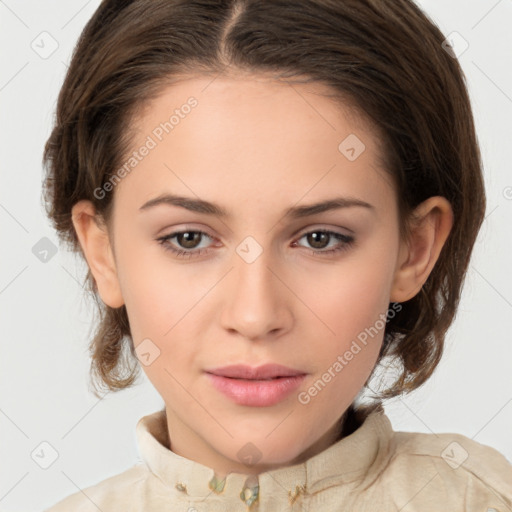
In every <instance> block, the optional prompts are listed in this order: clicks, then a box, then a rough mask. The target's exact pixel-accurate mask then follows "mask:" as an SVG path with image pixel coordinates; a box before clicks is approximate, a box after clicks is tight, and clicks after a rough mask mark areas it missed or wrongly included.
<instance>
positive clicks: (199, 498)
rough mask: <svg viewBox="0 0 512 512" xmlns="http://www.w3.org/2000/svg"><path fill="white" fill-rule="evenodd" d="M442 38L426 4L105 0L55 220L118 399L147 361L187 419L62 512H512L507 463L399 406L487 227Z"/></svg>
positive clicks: (465, 113) (80, 77)
mask: <svg viewBox="0 0 512 512" xmlns="http://www.w3.org/2000/svg"><path fill="white" fill-rule="evenodd" d="M444 40H445V36H444V35H443V34H442V33H441V32H440V31H439V29H438V28H437V27H436V26H435V25H434V24H433V23H432V21H431V20H430V19H429V18H428V17H427V16H426V15H425V14H424V13H423V12H422V11H421V10H420V9H419V8H418V7H417V6H416V5H415V4H414V3H413V2H412V1H410V0H379V1H378V2H376V1H374V0H348V1H341V0H304V1H300V2H295V1H294V2H292V1H289V0H278V1H269V2H261V1H242V0H232V1H206V2H201V1H197V2H196V1H177V0H174V1H169V0H151V1H149V0H134V1H132V2H114V1H112V0H106V1H104V2H103V3H102V4H101V5H100V7H99V8H98V10H97V11H96V13H95V14H94V16H93V17H92V19H91V20H90V21H89V23H88V24H87V26H86V28H85V30H84V31H83V34H82V36H81V38H80V40H79V42H78V45H77V48H76V51H75V53H74V55H73V58H72V61H71V64H70V67H69V70H68V73H67V76H66V79H65V82H64V84H63V87H62V90H61V93H60V96H59V101H58V106H57V117H56V124H55V127H54V130H53V132H52V134H51V136H50V139H49V140H48V143H47V146H46V148H45V155H44V159H45V162H46V164H47V168H48V175H47V178H46V198H47V201H48V206H49V207H48V214H49V216H50V218H51V219H52V220H53V222H54V226H55V228H56V229H57V231H58V233H59V234H60V235H61V237H62V240H65V241H67V242H69V243H70V245H71V247H72V248H73V249H74V250H76V251H79V252H80V253H81V254H83V256H84V257H85V259H86V261H87V264H88V268H89V273H88V276H87V279H88V284H89V286H90V290H91V291H92V292H93V293H95V294H96V297H97V298H98V306H99V311H100V313H101V321H100V323H99V324H98V326H97V331H96V334H95V337H94V339H93V340H92V342H91V350H92V370H93V377H94V379H95V382H96V384H97V386H98V388H99V387H102V386H103V387H106V388H107V389H110V390H119V389H123V388H126V387H128V386H130V385H131V384H133V383H134V382H135V379H136V377H137V375H138V371H139V368H142V369H143V371H144V372H145V374H146V375H147V377H148V378H149V380H150V381H151V382H152V384H153V385H154V386H155V388H156V389H157V391H158V392H159V394H160V395H161V396H162V398H163V400H164V402H165V409H164V410H162V411H157V412H155V413H154V414H151V415H149V416H145V417H144V418H142V419H141V420H140V421H139V423H138V425H137V439H138V443H139V450H140V453H141V456H142V458H143V461H144V462H143V464H140V465H136V466H134V467H133V468H130V469H128V470H126V471H125V472H123V473H121V474H119V475H116V476H113V477H111V478H109V479H107V480H104V481H102V482H100V483H98V484H96V485H94V486H91V487H89V488H86V489H84V490H83V492H77V493H75V494H73V495H71V496H68V497H66V498H64V499H63V500H62V501H61V502H59V503H58V504H56V505H55V506H54V507H52V508H50V509H49V510H50V511H51V512H60V511H80V512H82V511H89V510H91V511H92V510H102V511H104V512H106V511H108V510H123V511H129V510H133V511H135V510H146V511H160V510H162V511H163V510H173V511H174V510H183V511H189V512H193V511H225V510H229V511H238V510H240V511H242V510H244V511H245V510H251V511H259V512H262V511H272V512H276V511H285V510H311V511H317V510H318V511H322V512H326V511H352V512H353V511H358V512H360V511H379V512H386V511H397V510H401V511H404V512H412V511H415V512H419V511H429V512H431V511H432V510H468V511H470V510H471V511H477V510H479V511H480V510H482V511H486V510H510V509H512V466H511V465H510V464H509V462H508V461H507V460H506V458H505V457H504V456H503V455H501V454H500V453H499V452H497V451H496V450H494V449H492V448H490V447H488V446H485V445H482V444H479V443H477V442H476V441H473V440H471V439H469V438H467V437H464V436H462V435H458V434H420V433H405V432H394V431H393V429H392V428H391V423H390V421H389V419H388V418H387V416H386V414H385V412H384V409H383V403H384V401H385V400H386V399H389V398H391V397H395V396H399V395H401V394H404V393H408V392H411V391H413V390H414V389H416V388H418V387H419V386H421V385H422V384H423V383H424V382H425V381H426V380H427V379H428V378H429V376H430V375H431V374H432V372H433V371H434V369H435V367H436V366H437V364H438V363H439V360H440V358H441V355H442V351H443V343H444V338H445V333H446V331H447V329H448V328H449V326H450V325H451V323H452V321H453V318H454V315H455V313H456V311H457V305H458V300H459V296H460V292H461V289H462V285H463V281H464V275H465V272H466V270H467V268H468V264H469V259H470V256H471V252H472V248H473V245H474V242H475V239H476V236H477V234H478V231H479V228H480V225H481V223H482V220H483V216H484V212H485V193H484V186H483V178H482V169H481V167H482V165H481V159H480V153H479V148H478V145H477V140H476V135H475V128H474V123H473V117H472V112H471V106H470V102H469V98H468V94H467V90H466V87H465V84H464V77H463V73H462V71H461V68H460V66H459V64H458V62H457V60H456V59H455V58H454V55H453V54H452V53H450V51H447V49H446V48H445V47H443V41H444ZM380 367H393V368H394V369H395V370H396V369H397V368H398V369H399V371H398V373H397V374H396V379H395V380H394V382H392V383H391V385H389V386H388V387H387V388H386V389H384V390H380V391H379V392H377V393H376V394H375V396H374V397H373V398H374V402H372V403H371V404H365V405H362V404H361V403H359V401H358V397H359V395H360V393H361V392H362V390H364V389H365V387H366V386H368V385H369V381H370V379H371V377H372V376H373V375H374V373H375V372H376V371H377V369H378V368H380Z"/></svg>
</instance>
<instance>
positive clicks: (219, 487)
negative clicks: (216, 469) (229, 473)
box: [208, 475, 226, 494]
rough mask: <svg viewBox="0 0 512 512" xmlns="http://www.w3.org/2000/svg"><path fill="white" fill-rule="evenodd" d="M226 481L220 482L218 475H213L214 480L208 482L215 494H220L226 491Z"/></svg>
mask: <svg viewBox="0 0 512 512" xmlns="http://www.w3.org/2000/svg"><path fill="white" fill-rule="evenodd" d="M225 484H226V479H225V478H224V480H220V481H219V480H218V479H217V476H216V475H213V477H212V479H211V480H210V481H209V482H208V487H209V488H210V489H211V490H212V491H213V492H215V493H217V494H219V493H221V492H222V491H223V490H224V485H225Z"/></svg>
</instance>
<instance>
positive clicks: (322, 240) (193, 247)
mask: <svg viewBox="0 0 512 512" xmlns="http://www.w3.org/2000/svg"><path fill="white" fill-rule="evenodd" d="M204 237H206V238H210V239H213V237H211V236H210V235H208V233H205V232H204V231H198V230H183V231H175V232H174V233H170V234H169V235H166V236H163V237H160V238H157V241H158V242H159V243H160V244H161V245H162V246H163V248H164V249H165V250H166V251H170V252H172V253H173V254H175V255H176V256H178V257H180V258H190V257H193V256H194V257H195V256H200V255H201V254H203V253H205V252H208V251H209V248H208V247H207V248H204V247H203V248H201V247H199V248H198V242H200V241H202V239H203V238H204ZM302 238H306V239H307V242H308V243H309V244H310V245H311V246H312V247H313V249H309V248H307V247H304V246H302V245H297V242H294V243H293V247H297V246H298V247H304V248H305V249H307V250H309V251H310V252H311V253H312V254H313V255H321V256H324V255H331V254H334V253H338V252H341V251H344V250H348V249H349V248H350V247H351V246H352V245H353V244H354V242H355V239H354V237H353V236H350V235H344V234H342V233H338V232H336V231H330V230H326V229H316V230H314V231H309V232H307V233H304V234H303V235H302V236H301V237H300V238H299V240H301V239H302ZM173 239H176V242H177V244H178V247H177V246H176V245H175V244H174V243H172V242H171V240H173ZM333 240H334V241H337V244H336V245H335V246H334V248H332V249H328V250H325V247H326V246H327V247H328V246H329V242H331V241H333ZM326 242H327V243H326ZM179 247H182V248H183V249H180V248H179Z"/></svg>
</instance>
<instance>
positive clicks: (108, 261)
mask: <svg viewBox="0 0 512 512" xmlns="http://www.w3.org/2000/svg"><path fill="white" fill-rule="evenodd" d="M71 218H72V220H73V225H74V227H75V231H76V234H77V237H78V240H79V241H80V246H81V247H82V250H83V252H84V255H85V259H86V260H87V264H88V265H89V269H90V270H91V273H92V275H93V277H94V280H95V282H96V286H97V288H98V293H99V294H100V297H101V299H102V300H103V302H104V303H105V304H106V305H107V306H110V307H111V308H118V307H120V306H122V305H123V304H124V300H123V297H122V295H121V288H120V286H119V281H118V277H117V271H116V265H115V260H114V255H113V251H112V249H111V244H110V240H109V235H108V231H107V227H106V225H105V223H104V222H102V219H100V217H99V216H97V215H96V211H95V208H94V205H93V204H92V203H91V201H86V200H82V201H78V202H77V203H75V204H74V205H73V208H72V209H71Z"/></svg>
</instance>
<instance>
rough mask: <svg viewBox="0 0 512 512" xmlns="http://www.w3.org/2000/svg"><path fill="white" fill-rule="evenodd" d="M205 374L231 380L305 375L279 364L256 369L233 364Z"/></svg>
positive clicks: (270, 364) (265, 365) (207, 371)
mask: <svg viewBox="0 0 512 512" xmlns="http://www.w3.org/2000/svg"><path fill="white" fill-rule="evenodd" d="M205 371H206V373H211V374H213V375H220V376H222V377H230V378H232V379H251V380H261V379H273V378H275V377H295V376H298V375H306V372H303V371H301V370H295V369H294V368H289V367H288V366H283V365H281V364H274V363H269V364H264V365H261V366H257V367H252V366H247V365H245V364H235V365H230V366H223V367H221V368H213V369H211V370H205Z"/></svg>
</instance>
